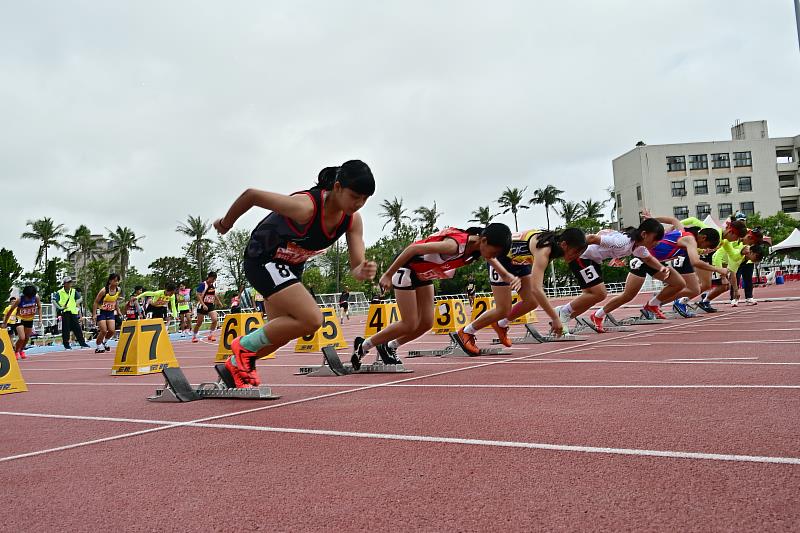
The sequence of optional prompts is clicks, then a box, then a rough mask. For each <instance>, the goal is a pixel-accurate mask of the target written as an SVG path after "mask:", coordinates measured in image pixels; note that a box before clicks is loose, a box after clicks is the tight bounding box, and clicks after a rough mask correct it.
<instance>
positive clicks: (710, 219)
mask: <svg viewBox="0 0 800 533" xmlns="http://www.w3.org/2000/svg"><path fill="white" fill-rule="evenodd" d="M703 224H705V225H706V226H708V227H709V228H717V229H722V226H720V225H719V223H718V222H717V221H716V220H714V217H712V216H711V215H706V218H705V220H703Z"/></svg>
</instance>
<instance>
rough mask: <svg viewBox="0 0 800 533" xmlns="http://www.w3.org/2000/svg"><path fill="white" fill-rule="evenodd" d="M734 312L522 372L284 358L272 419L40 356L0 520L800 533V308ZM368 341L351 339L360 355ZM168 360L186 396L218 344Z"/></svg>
mask: <svg viewBox="0 0 800 533" xmlns="http://www.w3.org/2000/svg"><path fill="white" fill-rule="evenodd" d="M798 289H800V286H797V287H795V286H792V284H789V285H786V286H782V287H770V288H767V289H760V290H758V296H759V297H761V298H766V297H770V296H793V297H798V296H800V290H798ZM719 307H720V309H721V311H720V312H719V313H716V314H714V315H703V316H701V317H698V318H696V319H691V320H680V321H678V320H673V321H670V322H668V323H665V324H661V325H658V326H646V327H637V328H636V329H635V331H634V332H631V333H609V334H605V335H595V334H592V335H590V336H587V339H586V340H585V341H583V342H579V343H558V344H544V345H521V346H515V347H514V348H513V349H512V354H511V355H509V356H491V357H480V358H463V359H453V358H417V359H408V360H406V363H407V366H408V367H409V368H411V369H413V370H414V373H413V374H401V375H386V374H384V375H356V376H347V377H338V378H310V377H305V376H295V375H294V372H295V371H296V370H297V367H299V366H302V365H306V364H309V363H317V362H319V359H320V356H319V355H303V354H294V353H292V352H291V349H290V348H287V349H283V350H281V351H280V352H279V356H278V358H277V359H275V360H272V361H268V362H264V363H262V364H261V365H260V368H261V369H262V375H263V377H264V378H265V381H267V382H268V383H270V384H271V385H272V386H273V389H274V390H275V391H276V392H277V393H279V394H281V395H282V398H281V399H280V400H278V401H275V402H263V403H262V402H242V401H238V402H237V401H229V400H221V401H202V402H193V403H190V404H153V403H149V402H147V401H145V397H146V396H148V395H149V394H151V393H152V390H153V389H154V388H155V387H156V386H157V385H159V384H160V383H161V378H160V376H158V375H151V376H138V377H118V378H113V377H111V376H110V375H109V370H110V366H111V357H109V356H105V355H95V354H93V353H89V352H88V351H81V352H75V353H71V354H69V355H66V354H64V353H51V354H46V355H39V356H35V357H31V358H30V359H29V360H27V361H22V362H21V363H22V370H23V374H24V376H25V379H26V380H27V382H28V384H29V387H30V391H29V392H28V393H23V394H13V395H7V396H0V424H2V426H0V427H1V428H2V430H0V486H2V487H3V488H4V491H3V493H4V495H5V496H6V498H5V501H4V505H3V506H2V508H0V518H2V522H0V523H2V524H3V528H2V529H3V530H8V531H28V530H42V529H56V528H57V529H58V530H68V531H97V530H105V529H111V528H114V529H127V530H146V531H161V530H180V531H186V530H216V531H221V530H232V529H239V530H279V531H289V530H290V531H301V530H345V531H354V530H370V531H374V530H394V531H396V530H426V531H432V530H436V531H441V530H458V531H487V530H503V531H509V530H524V531H529V530H556V529H558V530H622V529H624V530H632V529H637V530H639V529H647V530H658V531H674V530H676V529H681V530H701V531H731V530H771V531H780V530H786V531H797V530H798V528H800V506H798V505H797V503H796V495H797V493H798V489H800V430H799V429H798V427H800V424H798V422H800V414H798V413H800V349H798V347H799V346H800V328H798V325H800V301H783V302H770V303H764V302H762V303H760V304H759V305H758V306H755V307H739V308H737V309H732V308H730V307H729V306H727V305H720V306H719ZM627 311H628V314H631V313H632V312H633V310H627ZM618 314H620V315H624V313H618ZM363 326H364V324H363V321H362V320H358V321H357V320H353V321H351V322H349V323H345V324H344V326H343V329H344V330H345V331H346V337H347V338H348V341H350V340H352V337H353V336H355V335H356V334H358V333H360V332H361V331H363ZM515 333H516V334H520V332H515ZM491 337H492V335H491V333H482V334H480V335H479V340H480V341H481V342H482V343H485V344H488V341H489V339H490V338H491ZM442 344H444V338H443V337H442V336H434V335H426V336H425V337H423V338H422V339H420V341H419V342H417V343H415V345H414V346H413V348H417V349H426V348H435V347H439V346H440V345H442ZM175 349H176V352H177V354H178V359H179V360H180V362H181V365H182V367H183V368H184V370H185V372H186V374H187V376H188V377H189V379H190V380H191V381H193V382H199V381H207V380H210V379H211V378H212V374H213V370H212V369H211V368H210V364H211V362H212V361H213V357H214V352H215V348H214V347H212V346H210V345H205V344H201V345H199V346H198V345H191V344H188V343H186V342H177V343H175ZM344 353H345V351H342V355H343V356H344ZM401 353H402V352H401ZM239 502H246V503H243V504H240V503H239Z"/></svg>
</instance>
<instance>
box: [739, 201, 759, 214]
mask: <svg viewBox="0 0 800 533" xmlns="http://www.w3.org/2000/svg"><path fill="white" fill-rule="evenodd" d="M739 211H741V212H742V213H744V214H745V215H747V216H750V215H755V214H756V208H755V204H754V203H753V202H742V203H741V204H739Z"/></svg>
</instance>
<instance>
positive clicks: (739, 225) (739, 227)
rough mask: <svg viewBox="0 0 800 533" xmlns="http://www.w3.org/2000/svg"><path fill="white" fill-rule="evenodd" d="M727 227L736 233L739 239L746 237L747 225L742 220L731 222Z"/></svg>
mask: <svg viewBox="0 0 800 533" xmlns="http://www.w3.org/2000/svg"><path fill="white" fill-rule="evenodd" d="M729 226H730V228H732V229H734V230H735V231H736V234H737V235H738V236H739V238H740V239H741V238H742V237H744V236H745V235H747V224H745V222H744V220H731V221H730V224H729Z"/></svg>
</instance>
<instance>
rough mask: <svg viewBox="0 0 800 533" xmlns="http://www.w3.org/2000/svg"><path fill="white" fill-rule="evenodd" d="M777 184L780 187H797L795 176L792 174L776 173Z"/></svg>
mask: <svg viewBox="0 0 800 533" xmlns="http://www.w3.org/2000/svg"><path fill="white" fill-rule="evenodd" d="M778 184H779V185H780V186H781V187H797V178H795V176H794V174H780V175H778Z"/></svg>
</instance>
